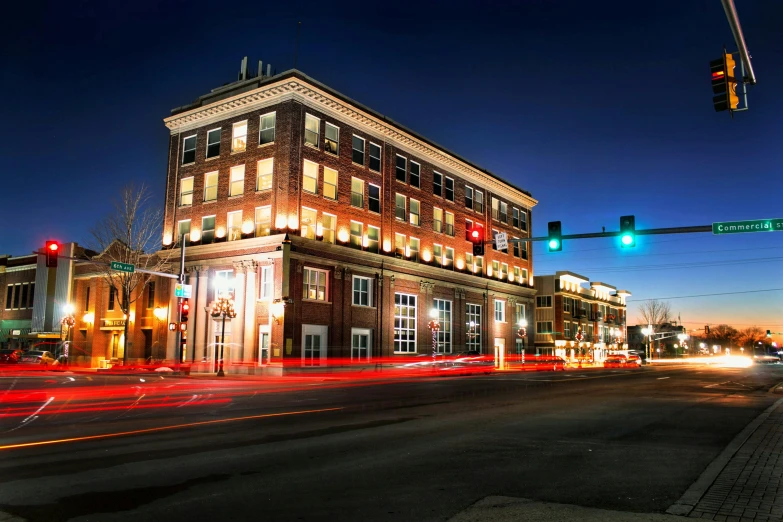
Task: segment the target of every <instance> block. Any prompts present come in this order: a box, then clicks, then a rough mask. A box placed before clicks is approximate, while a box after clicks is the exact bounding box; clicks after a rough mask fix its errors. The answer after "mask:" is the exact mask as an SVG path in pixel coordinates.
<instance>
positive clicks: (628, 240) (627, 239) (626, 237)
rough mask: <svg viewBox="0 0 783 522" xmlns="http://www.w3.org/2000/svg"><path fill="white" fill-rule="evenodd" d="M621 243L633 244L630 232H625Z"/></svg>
mask: <svg viewBox="0 0 783 522" xmlns="http://www.w3.org/2000/svg"><path fill="white" fill-rule="evenodd" d="M622 242H623V245H632V244H633V236H632V235H630V234H626V235H624V236H623V238H622Z"/></svg>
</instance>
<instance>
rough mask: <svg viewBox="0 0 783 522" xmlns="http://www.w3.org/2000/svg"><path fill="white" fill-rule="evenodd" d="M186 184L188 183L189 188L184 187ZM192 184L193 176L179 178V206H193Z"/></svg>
mask: <svg viewBox="0 0 783 522" xmlns="http://www.w3.org/2000/svg"><path fill="white" fill-rule="evenodd" d="M186 185H190V188H189V190H188V189H186ZM193 185H194V178H193V176H190V177H188V178H182V179H181V180H179V206H180V207H190V206H193ZM186 200H187V201H186Z"/></svg>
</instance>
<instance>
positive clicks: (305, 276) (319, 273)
mask: <svg viewBox="0 0 783 522" xmlns="http://www.w3.org/2000/svg"><path fill="white" fill-rule="evenodd" d="M311 273H315V274H316V279H315V285H314V286H313V288H312V289H314V290H315V297H309V296H310V290H311V284H310V277H309V276H310V274H311ZM322 278H323V279H322ZM321 280H323V283H324V284H323V288H324V295H323V299H321V298H319V297H318V289H319V288H320V287H321ZM305 296H307V297H305ZM302 300H304V301H321V302H329V271H328V270H323V269H321V268H312V267H309V266H305V267H304V270H302Z"/></svg>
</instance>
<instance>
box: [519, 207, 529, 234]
mask: <svg viewBox="0 0 783 522" xmlns="http://www.w3.org/2000/svg"><path fill="white" fill-rule="evenodd" d="M519 228H520V229H522V230H527V212H525V211H524V210H520V211H519Z"/></svg>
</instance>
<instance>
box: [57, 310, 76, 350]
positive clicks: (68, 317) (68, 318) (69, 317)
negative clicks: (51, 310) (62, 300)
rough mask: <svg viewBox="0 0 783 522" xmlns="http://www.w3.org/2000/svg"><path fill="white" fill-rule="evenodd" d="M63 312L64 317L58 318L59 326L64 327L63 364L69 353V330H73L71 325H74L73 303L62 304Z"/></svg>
mask: <svg viewBox="0 0 783 522" xmlns="http://www.w3.org/2000/svg"><path fill="white" fill-rule="evenodd" d="M63 312H65V317H63V318H62V319H61V320H60V327H61V328H63V327H65V328H66V330H65V342H64V343H63V350H62V354H61V355H62V356H63V357H65V364H66V365H67V364H68V356H69V355H70V354H69V353H68V351H69V348H70V345H71V332H72V331H73V327H74V326H76V319H75V318H74V317H73V305H72V304H71V303H68V304H66V305H64V306H63Z"/></svg>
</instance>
